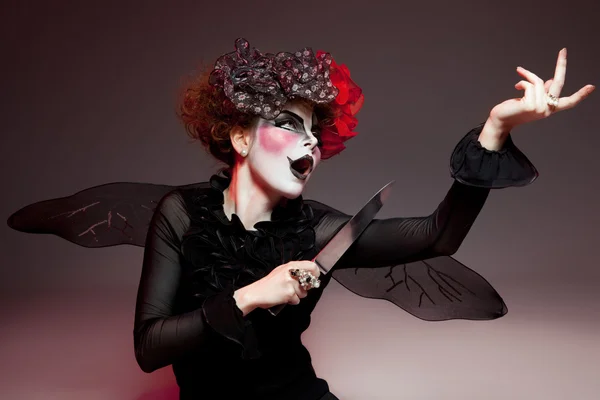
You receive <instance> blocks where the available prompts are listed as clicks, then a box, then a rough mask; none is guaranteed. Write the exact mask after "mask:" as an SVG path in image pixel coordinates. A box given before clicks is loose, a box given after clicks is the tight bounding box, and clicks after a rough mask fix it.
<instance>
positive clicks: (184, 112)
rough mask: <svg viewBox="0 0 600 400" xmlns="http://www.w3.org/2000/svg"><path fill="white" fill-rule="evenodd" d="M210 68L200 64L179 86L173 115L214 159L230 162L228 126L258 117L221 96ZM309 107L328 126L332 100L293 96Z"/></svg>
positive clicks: (333, 115) (332, 115)
mask: <svg viewBox="0 0 600 400" xmlns="http://www.w3.org/2000/svg"><path fill="white" fill-rule="evenodd" d="M211 71H212V69H209V68H204V69H202V70H201V71H200V73H199V74H197V75H196V76H194V77H192V78H191V79H190V80H189V82H188V83H187V85H186V86H185V87H184V88H183V91H182V95H181V98H180V102H179V105H178V110H177V115H178V117H179V118H180V119H181V120H182V122H183V124H184V125H185V130H186V132H187V134H188V136H190V137H191V138H192V139H194V140H198V141H200V142H201V143H202V144H203V145H204V147H205V148H206V150H208V151H209V152H210V154H212V155H213V156H214V157H215V158H216V159H218V160H220V161H222V162H224V163H225V164H227V165H228V166H233V164H234V161H235V155H234V152H233V147H232V144H231V140H230V137H229V133H230V131H231V129H232V128H234V127H236V126H239V127H241V128H243V129H247V128H250V127H251V126H252V124H253V123H254V122H255V121H256V119H257V118H258V117H257V116H256V115H253V114H248V113H244V112H241V111H239V110H237V109H236V108H235V106H234V105H233V103H232V102H231V101H230V100H229V99H228V98H227V96H225V93H224V92H223V90H222V89H221V88H218V87H214V86H212V85H211V84H210V83H209V76H210V73H211ZM293 101H295V102H296V101H297V102H300V103H303V104H305V105H307V106H309V107H311V108H312V109H313V111H314V112H315V113H316V114H317V118H318V120H319V125H320V126H321V127H326V126H331V125H332V124H333V121H334V119H335V118H336V117H337V114H338V110H337V108H336V107H335V106H334V104H332V103H333V102H332V103H330V104H314V103H313V102H311V101H309V100H305V99H294V100H293Z"/></svg>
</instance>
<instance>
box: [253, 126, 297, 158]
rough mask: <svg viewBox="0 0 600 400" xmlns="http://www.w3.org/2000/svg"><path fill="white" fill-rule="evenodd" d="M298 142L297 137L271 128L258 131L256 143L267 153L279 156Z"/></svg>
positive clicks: (282, 130)
mask: <svg viewBox="0 0 600 400" xmlns="http://www.w3.org/2000/svg"><path fill="white" fill-rule="evenodd" d="M297 141H298V135H297V134H295V133H293V132H289V131H286V130H284V129H278V128H275V127H273V126H263V127H261V128H259V129H258V143H259V145H260V146H261V147H262V148H263V149H265V151H267V152H269V153H274V154H279V153H282V152H283V151H284V150H285V149H286V148H289V147H290V146H292V145H294V144H295V143H296V142H297Z"/></svg>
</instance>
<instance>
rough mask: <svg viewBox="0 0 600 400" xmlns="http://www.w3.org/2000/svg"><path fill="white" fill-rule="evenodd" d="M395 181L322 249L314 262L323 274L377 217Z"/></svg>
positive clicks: (278, 309)
mask: <svg viewBox="0 0 600 400" xmlns="http://www.w3.org/2000/svg"><path fill="white" fill-rule="evenodd" d="M393 183H394V181H391V182H389V183H388V184H386V185H385V186H384V187H382V188H381V189H380V190H379V191H378V192H377V193H376V194H375V195H373V197H371V199H370V200H369V201H368V202H367V203H366V204H365V205H364V206H363V207H362V208H361V209H360V211H359V212H358V213H356V215H354V216H353V217H352V218H351V219H350V220H349V221H348V222H347V223H346V224H345V225H344V226H343V227H342V229H340V231H339V232H338V233H337V234H335V236H334V237H333V238H331V240H329V242H328V243H327V245H325V247H323V249H321V251H320V252H319V254H317V256H316V257H315V259H314V260H313V262H314V263H315V264H317V266H318V267H319V270H320V271H321V273H322V274H325V275H326V274H328V273H329V272H330V271H331V269H332V268H333V267H334V265H335V264H336V263H337V262H338V260H339V259H340V258H341V257H342V256H343V255H344V253H345V252H346V250H348V249H349V248H350V246H351V245H352V243H354V242H355V241H356V239H358V237H359V236H360V234H361V233H362V232H363V231H364V230H365V229H366V227H367V226H368V225H369V224H370V223H371V221H372V220H373V219H374V218H375V216H376V215H377V213H378V212H379V210H380V209H381V207H383V204H384V203H385V201H386V200H387V199H388V197H389V196H390V193H391V190H392V185H393ZM284 307H285V304H280V305H278V306H275V307H271V308H269V312H270V313H271V314H272V315H277V314H279V313H280V312H281V310H283V308H284Z"/></svg>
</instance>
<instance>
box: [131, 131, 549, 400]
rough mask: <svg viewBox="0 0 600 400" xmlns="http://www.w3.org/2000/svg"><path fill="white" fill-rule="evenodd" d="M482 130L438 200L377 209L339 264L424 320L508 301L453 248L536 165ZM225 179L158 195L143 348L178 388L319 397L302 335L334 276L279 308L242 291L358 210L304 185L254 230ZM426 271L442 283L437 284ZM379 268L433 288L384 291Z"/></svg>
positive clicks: (146, 276)
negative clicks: (260, 305) (401, 214)
mask: <svg viewBox="0 0 600 400" xmlns="http://www.w3.org/2000/svg"><path fill="white" fill-rule="evenodd" d="M481 128H482V126H479V127H477V128H475V129H473V130H472V131H470V132H469V133H468V134H467V135H466V136H465V137H464V138H463V139H462V140H461V141H460V142H459V143H458V145H457V146H456V148H455V149H454V152H453V153H452V157H451V165H450V170H451V175H452V177H453V178H454V179H455V180H454V183H453V184H452V186H451V188H450V190H449V191H448V194H447V195H446V197H445V198H444V199H443V201H442V202H441V203H440V205H439V207H438V208H437V209H436V210H435V211H434V212H433V213H432V214H431V215H429V216H425V217H415V218H390V219H383V220H375V221H373V222H372V223H371V224H370V225H369V227H368V228H367V229H366V230H365V231H364V233H363V234H362V235H361V236H360V238H359V239H358V240H357V241H356V242H355V243H354V244H353V246H352V247H351V248H350V249H349V250H348V252H347V253H346V254H345V255H344V256H343V257H342V259H341V260H340V261H339V262H338V264H336V266H335V271H334V274H333V277H334V278H336V279H338V280H339V281H340V282H341V283H342V284H344V285H345V286H346V287H348V288H349V289H351V290H354V291H355V292H357V293H358V294H361V295H363V296H368V297H379V298H387V299H388V300H391V301H393V302H395V303H396V304H398V305H399V306H401V307H403V308H404V309H406V310H407V311H409V312H411V313H412V314H413V315H416V316H417V317H420V318H424V319H431V320H440V319H450V318H470V319H492V318H497V317H500V316H502V315H504V314H505V313H506V306H505V304H504V302H503V301H502V299H501V298H500V296H499V295H498V294H497V293H496V292H495V291H494V290H493V288H491V286H489V284H487V282H485V280H484V279H483V278H481V277H480V276H479V275H477V274H476V273H474V272H473V271H471V270H469V269H468V268H466V267H464V266H463V265H462V264H460V263H458V262H457V261H456V260H453V259H452V258H450V257H449V256H450V255H452V254H453V253H454V252H456V250H457V249H458V247H459V246H460V244H461V242H462V241H463V239H464V238H465V236H466V235H467V233H468V231H469V229H470V227H471V226H472V224H473V222H474V221H475V219H476V217H477V215H478V214H479V212H480V210H481V208H482V206H483V205H484V203H485V201H486V198H487V196H488V194H489V191H490V189H491V188H502V187H507V186H523V185H527V184H529V183H531V182H533V180H535V178H536V177H537V175H538V174H537V171H536V170H535V168H534V167H533V165H532V164H531V163H530V162H529V160H527V158H526V157H525V156H524V155H523V154H522V153H521V152H520V151H519V150H518V149H517V148H516V147H515V146H514V144H513V142H512V140H511V139H510V137H509V139H508V140H507V142H506V144H505V146H504V148H503V149H502V150H500V151H489V150H486V149H484V148H483V147H481V145H480V144H479V143H478V142H477V137H478V134H479V133H480V131H481ZM228 185H229V176H228V174H227V173H225V174H223V175H215V176H213V177H212V178H211V179H210V182H207V183H200V184H195V185H188V186H185V187H180V188H177V189H176V190H172V191H170V192H169V193H168V194H166V195H165V196H163V197H162V198H161V200H160V202H159V204H158V206H157V207H156V211H155V213H154V214H153V217H152V220H151V223H150V226H149V229H148V234H147V239H146V242H145V252H144V262H143V270H142V276H141V281H140V286H139V292H138V299H137V306H136V313H135V327H134V337H135V355H136V359H137V361H138V363H139V365H140V367H141V368H142V369H143V370H144V371H146V372H151V371H154V370H156V369H158V368H161V367H165V366H168V365H172V367H173V370H174V373H175V376H176V379H177V383H178V385H179V386H180V389H181V390H180V398H181V399H186V400H187V399H238V398H252V399H254V398H255V399H265V400H269V399H286V400H293V399H298V400H317V399H320V398H322V397H323V396H325V395H326V394H328V393H329V388H328V385H327V383H326V381H325V380H323V379H321V378H319V377H317V376H316V374H315V371H314V369H313V367H312V364H311V357H310V354H309V352H308V351H307V349H306V348H305V347H304V346H303V345H302V342H301V334H302V332H303V331H305V330H306V329H307V328H308V326H309V325H310V315H311V312H312V311H313V309H314V308H315V306H316V304H317V302H318V301H319V299H320V297H321V294H322V293H323V290H325V288H326V287H327V286H328V283H329V282H330V280H331V278H332V274H329V275H327V276H322V279H321V281H322V283H321V286H320V288H318V289H312V290H310V291H309V292H308V296H307V297H306V298H305V299H302V301H301V302H300V304H299V305H297V306H288V307H286V308H285V309H284V310H283V311H282V312H281V313H280V314H279V315H278V316H277V317H273V316H271V315H270V314H269V313H268V312H267V311H266V310H263V309H255V310H254V311H252V312H251V313H249V314H248V315H247V316H245V317H243V315H242V312H241V311H240V310H239V309H238V308H237V306H236V304H235V301H234V299H233V292H234V291H235V290H236V289H237V288H240V287H243V286H246V285H248V284H250V283H252V282H254V281H256V280H258V279H260V278H262V277H263V276H265V275H267V274H268V273H269V272H270V271H271V270H272V269H273V268H275V267H277V266H279V265H281V264H284V263H286V262H289V261H292V260H306V259H312V258H313V257H314V256H315V255H316V254H317V252H318V251H319V250H320V249H321V248H322V247H323V246H324V245H325V244H326V243H327V241H328V240H329V239H330V238H331V237H332V236H333V235H334V234H335V233H336V232H337V231H338V230H339V229H340V228H341V227H342V226H343V225H344V223H345V222H347V221H348V220H349V218H350V216H349V215H346V214H344V213H341V212H339V211H337V210H335V209H333V208H331V207H328V206H326V205H324V204H321V203H319V202H316V201H309V200H303V199H302V197H299V198H297V199H294V200H289V201H287V202H286V203H285V204H282V205H280V206H278V207H277V208H276V209H275V210H274V211H273V213H272V219H271V221H266V222H259V223H258V224H256V225H255V227H254V230H246V229H245V228H244V226H243V225H242V223H241V222H240V220H239V218H238V217H237V216H236V215H233V216H232V218H231V220H229V219H228V218H227V217H226V216H225V213H224V211H223V190H224V189H225V188H226V187H227V186H228ZM421 260H432V261H431V262H429V263H428V262H426V261H422V263H420V264H419V262H420V261H421ZM435 260H442V261H441V264H440V265H439V266H436V265H435ZM444 260H446V261H452V262H449V263H446V264H444V262H446V261H444ZM411 265H412V267H411ZM418 265H421V267H418ZM393 268H396V271H397V272H398V275H397V276H396V277H395V278H394V276H393V274H392V269H393ZM411 268H412V269H411ZM419 268H420V269H419ZM432 271H433V272H432ZM420 273H421V274H422V275H423V276H422V277H419V274H420ZM336 274H337V275H336ZM361 274H363V275H361ZM377 274H379V275H377ZM422 279H429V280H430V281H431V282H433V283H431V284H432V285H433V286H434V287H435V290H430V291H427V290H426V288H424V286H425V285H426V284H424V283H422V282H424V281H423V280H422ZM382 280H389V281H390V284H391V286H389V287H388V289H390V288H398V290H401V289H402V288H404V289H410V287H409V285H412V287H413V288H420V289H422V290H420V291H419V290H417V291H415V290H412V291H411V290H405V292H406V293H409V292H410V293H409V294H407V296H409V297H402V296H401V295H397V296H396V297H394V296H392V297H389V296H391V295H389V293H391V292H393V291H391V290H388V289H385V290H384V289H382V286H381V281H382ZM374 282H375V283H376V284H374ZM353 285H354V286H353ZM469 285H470V287H469ZM463 289H464V290H463ZM461 290H462V291H463V292H464V293H465V294H468V295H473V296H475V297H476V298H478V299H479V300H474V301H472V302H471V303H470V305H469V306H468V307H466V308H465V306H464V304H458V303H463V302H455V301H454V300H455V299H458V297H459V296H461V295H462V294H461V293H459V292H460V291H461ZM406 293H405V294H406ZM410 296H413V297H410ZM414 296H417V297H414ZM461 307H462V308H461Z"/></svg>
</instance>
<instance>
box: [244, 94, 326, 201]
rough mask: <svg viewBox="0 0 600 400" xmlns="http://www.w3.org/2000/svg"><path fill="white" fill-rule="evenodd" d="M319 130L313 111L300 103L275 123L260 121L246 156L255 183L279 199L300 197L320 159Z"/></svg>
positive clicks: (290, 107)
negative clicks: (281, 197) (280, 197)
mask: <svg viewBox="0 0 600 400" xmlns="http://www.w3.org/2000/svg"><path fill="white" fill-rule="evenodd" d="M318 129H319V128H318V126H317V120H316V117H315V116H314V114H313V110H312V109H311V108H309V107H307V106H305V105H301V104H297V103H296V104H294V103H291V104H290V103H288V105H287V106H286V107H285V108H284V109H283V110H282V111H281V113H280V114H279V115H278V116H277V117H276V118H275V119H273V120H266V119H263V118H259V120H258V122H257V124H256V127H255V130H254V135H253V140H252V144H251V148H250V151H249V152H248V156H247V162H248V163H249V166H250V170H251V173H252V174H253V177H254V178H255V180H256V181H257V182H259V184H261V185H263V187H264V188H265V189H266V190H271V191H273V192H275V194H277V195H279V196H283V197H286V198H288V199H294V198H296V197H298V196H300V195H301V194H302V191H303V189H304V186H305V185H306V183H307V182H308V180H309V178H310V176H311V175H312V172H313V171H314V170H315V168H316V167H317V165H318V163H319V161H320V160H321V151H320V149H319V147H318V143H319V139H318V137H319V131H318Z"/></svg>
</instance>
